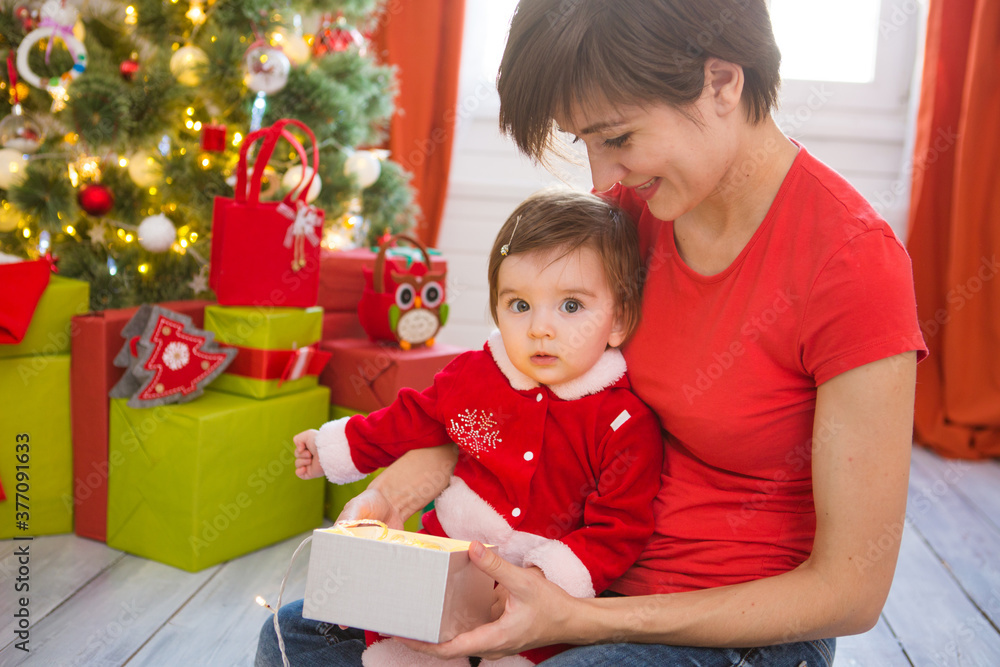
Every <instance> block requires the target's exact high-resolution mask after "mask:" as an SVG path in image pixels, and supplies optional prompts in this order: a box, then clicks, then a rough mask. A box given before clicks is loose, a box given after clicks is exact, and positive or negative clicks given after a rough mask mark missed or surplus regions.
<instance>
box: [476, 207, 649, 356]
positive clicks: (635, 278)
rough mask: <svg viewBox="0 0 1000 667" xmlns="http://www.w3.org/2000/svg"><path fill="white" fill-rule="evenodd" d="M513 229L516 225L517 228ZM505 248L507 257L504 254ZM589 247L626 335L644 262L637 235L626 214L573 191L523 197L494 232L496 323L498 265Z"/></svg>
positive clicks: (638, 301)
mask: <svg viewBox="0 0 1000 667" xmlns="http://www.w3.org/2000/svg"><path fill="white" fill-rule="evenodd" d="M515 227H516V229H515ZM505 245H506V246H507V252H506V255H504V254H503V253H502V250H503V247H504V246H505ZM581 247H587V248H590V249H592V250H593V251H594V252H596V253H597V255H598V257H599V258H600V260H601V266H602V267H603V269H604V278H605V280H607V282H608V287H609V288H610V289H611V293H612V294H613V295H614V299H615V305H616V307H617V312H616V315H617V316H618V317H619V319H620V321H621V325H622V334H623V339H628V337H629V336H631V335H632V333H633V332H634V331H635V328H636V327H637V326H638V325H639V316H640V315H639V314H640V311H641V308H642V277H643V271H642V260H641V258H640V257H639V234H638V230H637V229H636V225H635V223H634V222H633V221H632V219H631V218H630V217H629V215H628V214H627V213H626V212H625V211H623V210H622V209H620V208H618V207H617V206H614V205H612V204H611V203H609V202H608V201H606V200H604V199H602V198H601V197H598V196H597V195H592V194H587V193H584V192H576V191H573V190H562V189H559V190H542V191H541V192H537V193H535V194H533V195H532V196H530V197H528V198H527V199H525V200H524V201H523V202H521V204H520V205H519V206H518V207H517V208H516V209H515V210H514V212H513V213H511V214H510V217H509V218H507V221H506V222H505V223H504V224H503V227H501V228H500V231H499V232H498V233H497V238H496V240H495V241H494V242H493V249H492V250H491V251H490V263H489V269H488V277H489V283H490V313H491V314H492V315H493V321H494V322H496V321H497V301H498V299H497V294H498V292H499V286H498V282H499V276H500V265H501V264H502V263H503V260H504V259H505V258H506V257H509V256H511V255H518V254H522V253H526V252H534V251H539V250H541V251H545V250H561V251H562V254H563V255H565V254H568V253H570V252H573V251H574V250H576V249H577V248H581Z"/></svg>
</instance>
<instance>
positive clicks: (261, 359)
mask: <svg viewBox="0 0 1000 667" xmlns="http://www.w3.org/2000/svg"><path fill="white" fill-rule="evenodd" d="M223 347H232V348H235V349H236V350H237V351H238V352H239V353H238V354H237V355H236V359H234V360H233V363H232V364H230V366H229V368H227V369H226V372H227V373H230V374H232V375H240V376H243V377H248V378H252V379H254V380H277V381H278V386H279V387H280V386H281V385H282V383H284V382H291V381H292V380H298V379H299V378H302V377H305V376H307V375H319V374H320V372H321V371H322V370H323V368H324V367H325V366H326V364H327V362H328V361H330V353H329V352H323V351H321V350H320V349H319V344H318V343H316V344H314V345H308V346H306V347H300V348H298V349H295V350H262V349H260V348H256V347H241V346H239V345H223Z"/></svg>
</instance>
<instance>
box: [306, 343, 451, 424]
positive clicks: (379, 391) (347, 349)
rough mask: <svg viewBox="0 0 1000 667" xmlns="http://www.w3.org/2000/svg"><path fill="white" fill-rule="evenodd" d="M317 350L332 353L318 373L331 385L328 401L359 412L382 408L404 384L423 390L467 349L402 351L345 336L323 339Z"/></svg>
mask: <svg viewBox="0 0 1000 667" xmlns="http://www.w3.org/2000/svg"><path fill="white" fill-rule="evenodd" d="M320 349H322V350H326V351H327V352H329V353H330V355H331V356H330V363H329V364H327V366H326V369H325V370H324V371H323V373H322V374H321V375H320V376H319V382H320V384H322V385H324V386H327V387H329V388H330V402H331V403H332V404H334V405H338V406H342V407H345V408H349V409H351V410H357V411H358V412H371V411H373V410H378V409H380V408H384V407H385V406H387V405H389V404H390V403H392V402H393V400H395V398H396V394H397V393H399V390H400V389H402V388H403V387H410V388H412V389H417V390H423V389H426V388H427V387H429V386H430V385H431V382H433V380H434V376H435V375H436V374H437V372H438V371H440V370H441V369H442V368H444V367H445V366H447V365H448V362H450V361H451V360H452V359H454V358H455V357H457V356H458V355H460V354H461V353H463V352H466V351H467V350H465V349H464V348H460V347H455V346H452V345H445V344H443V343H438V344H437V345H435V346H433V347H421V348H414V349H412V350H401V349H399V348H398V347H397V346H395V345H380V344H378V343H373V342H371V341H368V340H347V339H345V340H327V341H323V342H322V343H321V344H320Z"/></svg>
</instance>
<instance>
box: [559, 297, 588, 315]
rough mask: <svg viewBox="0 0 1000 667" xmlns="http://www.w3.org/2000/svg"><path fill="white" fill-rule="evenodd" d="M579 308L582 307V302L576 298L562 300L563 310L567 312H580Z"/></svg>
mask: <svg viewBox="0 0 1000 667" xmlns="http://www.w3.org/2000/svg"><path fill="white" fill-rule="evenodd" d="M581 308H583V304H581V303H580V302H579V301H577V300H576V299H568V300H566V301H564V302H563V311H565V312H567V313H570V314H572V313H577V312H580V309H581Z"/></svg>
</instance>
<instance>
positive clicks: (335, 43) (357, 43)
mask: <svg viewBox="0 0 1000 667" xmlns="http://www.w3.org/2000/svg"><path fill="white" fill-rule="evenodd" d="M351 47H357V49H358V52H359V53H361V55H364V53H365V50H366V46H365V38H364V36H363V35H362V34H361V33H360V32H359V31H358V29H357V28H354V27H353V26H350V25H348V23H347V20H346V19H345V18H344V17H343V16H341V15H338V16H337V17H336V18H335V17H334V16H333V15H332V14H325V15H324V16H323V20H322V21H321V22H320V26H319V30H317V31H316V36H315V38H314V40H313V48H312V54H313V55H314V56H323V55H326V54H327V53H340V52H342V51H346V50H348V49H349V48H351Z"/></svg>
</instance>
